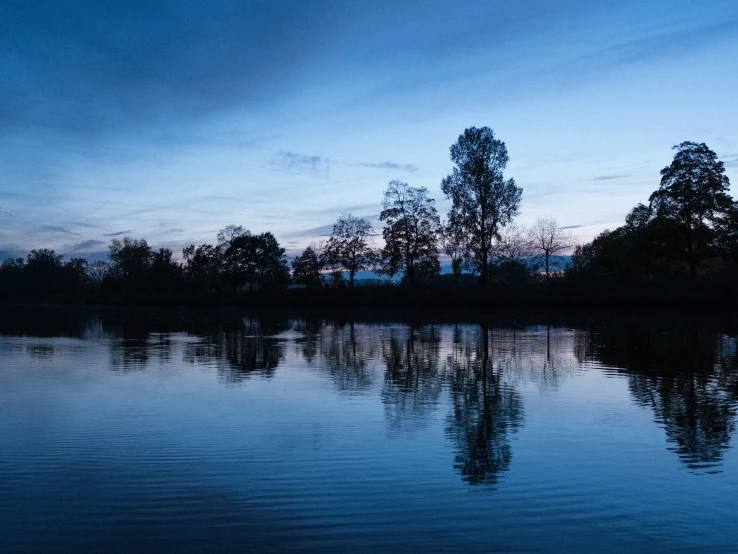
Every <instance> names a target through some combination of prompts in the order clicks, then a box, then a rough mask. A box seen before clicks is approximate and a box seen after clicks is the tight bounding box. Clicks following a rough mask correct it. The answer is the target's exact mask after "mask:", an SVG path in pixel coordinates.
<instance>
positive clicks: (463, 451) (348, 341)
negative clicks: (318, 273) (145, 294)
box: [0, 310, 738, 552]
mask: <svg viewBox="0 0 738 554" xmlns="http://www.w3.org/2000/svg"><path fill="white" fill-rule="evenodd" d="M736 354H737V353H736V332H735V328H732V329H731V328H721V327H719V326H715V325H711V324H710V325H708V324H705V323H704V322H703V323H687V324H685V323H679V322H677V321H670V320H666V321H649V322H645V321H639V320H637V319H633V318H631V319H621V320H611V321H598V320H596V319H593V320H588V321H583V322H581V321H580V322H577V323H562V322H559V323H557V324H556V325H546V324H542V323H541V322H535V321H530V322H526V323H515V322H508V323H504V324H502V323H494V324H493V323H489V324H471V323H458V324H457V323H453V322H451V323H448V324H429V323H413V324H409V323H403V322H401V321H394V322H393V321H387V322H377V321H360V320H357V321H352V320H349V319H343V320H338V319H331V318H328V317H317V316H311V317H293V316H286V315H266V316H265V315H262V316H253V315H243V314H234V313H228V314H196V313H192V314H187V313H183V312H178V313H172V314H165V315H163V314H157V315H152V312H149V311H143V312H133V311H124V310H121V311H105V312H94V311H91V312H82V311H74V312H71V313H68V312H66V311H64V310H51V311H44V310H25V311H20V312H17V313H12V314H11V313H7V312H6V313H5V314H4V315H3V316H2V317H1V318H0V359H2V363H1V364H0V551H2V552H58V551H65V552H146V551H151V552H165V551H175V552H204V551H208V552H215V551H249V550H250V551H255V550H277V551H285V550H299V551H316V552H317V551H320V552H325V551H347V550H350V551H362V552H365V551H366V552H368V551H429V550H432V551H443V550H449V551H459V550H463V551H485V552H488V551H505V552H509V551H516V552H548V551H562V552H563V551H568V552H588V551H612V552H621V551H648V552H673V551H680V552H690V551H693V552H698V551H701V552H704V551H710V552H721V551H724V552H736V551H738V526H737V525H736V522H738V456H737V455H736V449H735V448H734V442H735V440H736V437H735V425H736V408H737V407H738V358H737V357H736Z"/></svg>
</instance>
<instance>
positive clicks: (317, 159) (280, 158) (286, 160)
mask: <svg viewBox="0 0 738 554" xmlns="http://www.w3.org/2000/svg"><path fill="white" fill-rule="evenodd" d="M271 165H273V166H276V167H280V168H282V169H288V170H290V171H294V172H296V173H303V174H305V173H307V174H313V175H325V176H327V175H328V172H329V171H330V168H331V166H332V165H333V160H331V159H330V158H326V157H324V156H315V155H308V154H300V153H298V152H285V151H279V152H275V153H274V156H273V157H272V160H271Z"/></svg>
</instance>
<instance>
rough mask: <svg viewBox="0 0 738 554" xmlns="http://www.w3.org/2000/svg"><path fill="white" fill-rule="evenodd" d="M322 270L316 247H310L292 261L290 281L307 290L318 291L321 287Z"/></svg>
mask: <svg viewBox="0 0 738 554" xmlns="http://www.w3.org/2000/svg"><path fill="white" fill-rule="evenodd" d="M322 269H323V263H322V262H321V259H320V256H319V255H318V247H314V246H313V245H310V246H308V247H307V248H306V249H305V250H303V252H302V254H300V255H299V256H296V257H295V259H294V260H292V280H293V281H294V282H295V283H298V284H300V285H305V286H306V287H307V288H308V289H319V288H321V287H322V286H323V280H322V278H321V273H320V272H321V270H322Z"/></svg>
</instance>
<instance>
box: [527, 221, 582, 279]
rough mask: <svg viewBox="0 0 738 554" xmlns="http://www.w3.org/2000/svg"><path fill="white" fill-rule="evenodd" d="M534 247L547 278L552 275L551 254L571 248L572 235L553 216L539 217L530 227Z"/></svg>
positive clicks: (554, 254) (572, 242)
mask: <svg viewBox="0 0 738 554" xmlns="http://www.w3.org/2000/svg"><path fill="white" fill-rule="evenodd" d="M530 241H531V246H532V249H533V250H534V251H535V252H536V253H537V254H538V255H539V256H540V257H541V260H542V261H543V269H544V270H545V271H546V279H548V278H549V277H550V276H551V256H556V255H558V254H559V253H561V252H563V251H564V250H567V249H569V248H571V247H572V246H573V244H574V240H573V239H572V237H571V236H570V235H569V234H568V233H567V232H566V230H565V229H563V228H562V227H560V226H559V224H558V223H557V222H556V219H554V218H553V217H539V218H538V219H537V220H536V222H535V224H534V225H533V227H532V228H531V229H530Z"/></svg>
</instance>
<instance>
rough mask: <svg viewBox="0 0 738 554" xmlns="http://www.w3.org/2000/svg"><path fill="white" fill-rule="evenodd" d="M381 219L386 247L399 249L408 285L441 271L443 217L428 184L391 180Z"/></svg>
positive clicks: (394, 251) (397, 251)
mask: <svg viewBox="0 0 738 554" xmlns="http://www.w3.org/2000/svg"><path fill="white" fill-rule="evenodd" d="M382 208H383V209H382V213H381V214H380V215H379V220H380V221H383V222H384V224H385V227H384V229H383V231H382V235H383V237H384V241H385V244H386V245H387V250H388V251H389V252H391V253H393V254H394V253H399V255H400V256H401V261H402V264H403V268H404V270H405V278H406V280H407V283H408V284H409V285H411V286H412V285H413V284H415V282H416V280H417V278H418V277H434V276H436V275H438V273H439V272H440V271H441V266H440V264H439V262H438V245H437V241H438V238H437V236H438V231H439V229H440V226H441V221H440V219H439V217H438V212H437V211H436V208H435V206H434V200H432V199H431V198H428V189H426V188H425V187H411V186H409V185H408V184H407V183H404V182H402V181H397V180H395V181H390V183H389V185H388V186H387V190H386V191H385V192H384V200H383V202H382Z"/></svg>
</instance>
